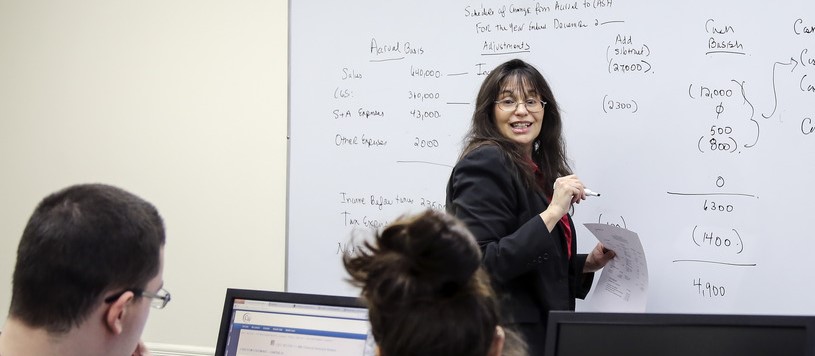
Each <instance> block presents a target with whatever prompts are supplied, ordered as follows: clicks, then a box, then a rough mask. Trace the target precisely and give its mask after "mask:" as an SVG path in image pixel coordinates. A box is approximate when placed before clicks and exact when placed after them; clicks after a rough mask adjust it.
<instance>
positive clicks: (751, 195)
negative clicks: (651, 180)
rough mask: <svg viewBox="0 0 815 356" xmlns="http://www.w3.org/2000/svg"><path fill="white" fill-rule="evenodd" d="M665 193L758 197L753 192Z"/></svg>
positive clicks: (674, 193)
mask: <svg viewBox="0 0 815 356" xmlns="http://www.w3.org/2000/svg"><path fill="white" fill-rule="evenodd" d="M666 193H668V194H673V195H725V196H737V197H750V198H756V199H758V197H757V196H755V195H753V194H745V193H676V192H666Z"/></svg>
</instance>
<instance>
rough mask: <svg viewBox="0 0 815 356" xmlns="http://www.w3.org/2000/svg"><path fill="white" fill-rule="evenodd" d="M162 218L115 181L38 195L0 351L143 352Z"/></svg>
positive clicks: (154, 302)
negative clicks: (116, 184)
mask: <svg viewBox="0 0 815 356" xmlns="http://www.w3.org/2000/svg"><path fill="white" fill-rule="evenodd" d="M164 242H165V236H164V223H163V221H162V219H161V216H160V215H159V213H158V211H157V210H156V208H155V207H154V206H153V205H151V204H150V203H148V202H147V201H145V200H143V199H141V198H139V197H138V196H136V195H133V194H131V193H129V192H127V191H124V190H122V189H120V188H117V187H113V186H109V185H103V184H83V185H75V186H71V187H68V188H65V189H63V190H60V191H58V192H56V193H53V194H51V195H49V196H48V197H46V198H45V199H43V200H42V201H41V202H40V203H39V205H38V206H37V208H36V209H35V211H34V213H33V214H32V216H31V218H30V219H29V221H28V224H27V225H26V227H25V230H24V231H23V236H22V238H21V240H20V244H19V247H18V249H17V262H16V265H15V268H14V274H13V280H12V296H11V307H10V308H9V316H8V319H7V320H6V324H5V326H4V328H3V332H2V334H0V355H2V356H28V355H63V356H71V355H77V356H79V355H81V356H93V355H100V356H101V355H104V356H117V355H123V356H124V355H149V352H148V351H147V350H146V348H145V347H144V345H143V344H142V343H141V342H140V338H141V333H142V330H143V329H144V325H145V323H146V321H147V317H148V315H149V312H150V307H151V306H152V307H154V308H159V309H160V308H163V307H164V306H165V305H166V304H167V302H169V301H170V294H169V293H168V292H167V291H166V290H164V287H163V283H164V282H163V277H162V276H163V265H164Z"/></svg>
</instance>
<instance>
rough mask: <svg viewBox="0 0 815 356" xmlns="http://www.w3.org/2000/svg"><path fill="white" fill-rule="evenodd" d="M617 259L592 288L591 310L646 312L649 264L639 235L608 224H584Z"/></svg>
mask: <svg viewBox="0 0 815 356" xmlns="http://www.w3.org/2000/svg"><path fill="white" fill-rule="evenodd" d="M584 225H585V226H586V228H588V229H589V231H591V233H592V234H594V236H595V237H597V240H598V241H600V242H602V243H603V246H605V247H606V248H607V249H609V250H613V251H614V252H615V253H616V254H617V256H616V257H614V259H612V260H611V261H610V262H609V263H608V264H607V265H606V266H605V267H604V268H603V269H602V270H601V272H600V280H599V281H598V283H597V285H595V286H594V287H593V289H594V294H593V295H592V299H591V309H593V310H595V311H602V312H632V313H642V312H645V304H646V302H647V301H648V264H647V263H646V262H645V251H643V249H642V243H640V238H639V236H638V235H637V233H635V232H633V231H629V230H626V229H624V228H621V227H619V226H614V225H609V224H596V223H595V224H584Z"/></svg>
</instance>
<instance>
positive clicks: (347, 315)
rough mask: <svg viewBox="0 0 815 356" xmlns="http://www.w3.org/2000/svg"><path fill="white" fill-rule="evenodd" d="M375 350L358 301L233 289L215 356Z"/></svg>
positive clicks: (315, 355)
mask: <svg viewBox="0 0 815 356" xmlns="http://www.w3.org/2000/svg"><path fill="white" fill-rule="evenodd" d="M373 346H374V342H373V338H372V337H371V336H370V324H369V323H368V311H367V309H366V308H365V307H364V306H362V304H361V303H360V302H359V301H358V300H357V299H356V298H351V297H338V296H325V295H312V294H297V293H285V292H270V291H257V290H241V289H228V290H227V293H226V300H225V301H224V312H223V314H222V316H221V327H220V330H219V332H218V343H217V345H216V349H215V355H216V356H220V355H223V356H250V355H263V356H268V355H283V356H319V355H336V356H346V355H347V356H363V355H373V354H374V351H373Z"/></svg>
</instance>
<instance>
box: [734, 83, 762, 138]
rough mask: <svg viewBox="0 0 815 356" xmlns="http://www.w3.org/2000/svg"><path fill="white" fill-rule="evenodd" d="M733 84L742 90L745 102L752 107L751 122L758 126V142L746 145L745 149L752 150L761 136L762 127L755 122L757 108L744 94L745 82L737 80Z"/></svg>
mask: <svg viewBox="0 0 815 356" xmlns="http://www.w3.org/2000/svg"><path fill="white" fill-rule="evenodd" d="M731 81H732V82H733V83H736V84H737V85H738V86H739V88H741V97H742V98H743V99H744V102H745V103H747V105H749V106H750V121H752V122H753V123H754V124H755V125H756V140H755V142H753V143H752V144H750V145H748V144H744V147H745V148H751V147H753V146H755V145H756V144H757V143H758V137H759V136H761V126H760V125H759V124H758V121H756V120H755V116H756V108H755V107H754V106H753V103H751V102H750V100H747V94H746V93H745V92H744V81H741V82H738V81H736V80H735V79H733V80H731Z"/></svg>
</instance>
